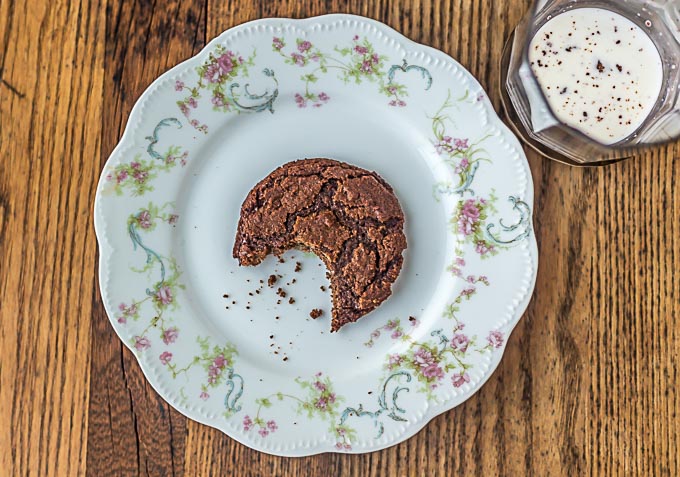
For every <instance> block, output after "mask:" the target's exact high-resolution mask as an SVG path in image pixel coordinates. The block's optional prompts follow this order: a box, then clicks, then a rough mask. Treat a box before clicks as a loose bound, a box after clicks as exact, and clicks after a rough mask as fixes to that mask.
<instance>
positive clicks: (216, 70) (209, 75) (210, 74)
mask: <svg viewBox="0 0 680 477" xmlns="http://www.w3.org/2000/svg"><path fill="white" fill-rule="evenodd" d="M221 77H222V71H221V69H220V66H219V65H218V64H217V63H211V64H209V65H208V66H206V68H205V71H204V72H203V78H205V80H206V81H207V82H208V83H219V81H220V78H221Z"/></svg>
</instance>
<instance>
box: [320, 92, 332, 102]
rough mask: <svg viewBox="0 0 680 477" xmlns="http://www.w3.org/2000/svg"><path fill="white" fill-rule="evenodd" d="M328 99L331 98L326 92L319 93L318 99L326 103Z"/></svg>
mask: <svg viewBox="0 0 680 477" xmlns="http://www.w3.org/2000/svg"><path fill="white" fill-rule="evenodd" d="M329 99H331V98H330V96H328V95H327V94H326V93H319V101H322V102H324V103H327V102H328V100H329Z"/></svg>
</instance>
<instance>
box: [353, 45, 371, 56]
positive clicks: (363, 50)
mask: <svg viewBox="0 0 680 477" xmlns="http://www.w3.org/2000/svg"><path fill="white" fill-rule="evenodd" d="M354 51H356V52H357V53H359V54H360V55H365V54H366V53H368V48H366V47H365V46H361V45H357V46H355V47H354Z"/></svg>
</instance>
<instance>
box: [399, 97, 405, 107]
mask: <svg viewBox="0 0 680 477" xmlns="http://www.w3.org/2000/svg"><path fill="white" fill-rule="evenodd" d="M397 106H399V107H400V108H403V107H404V106H406V101H402V100H401V99H400V100H399V101H397Z"/></svg>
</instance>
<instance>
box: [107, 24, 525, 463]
mask: <svg viewBox="0 0 680 477" xmlns="http://www.w3.org/2000/svg"><path fill="white" fill-rule="evenodd" d="M305 157H328V158H333V159H337V160H340V161H345V162H348V163H351V164H355V165H358V166H360V167H363V168H366V169H370V170H375V171H377V172H378V173H379V174H380V175H381V176H382V177H383V178H384V179H385V180H386V181H387V182H389V183H390V184H391V185H392V186H393V188H394V190H395V192H396V194H397V196H398V198H399V200H400V202H401V204H402V207H403V209H404V212H405V216H406V235H407V240H408V249H407V250H406V252H405V255H404V257H405V260H404V267H403V269H402V271H401V274H400V276H399V279H398V280H397V282H396V283H395V284H394V286H393V294H392V296H391V297H390V298H389V299H388V300H387V301H385V302H384V303H383V304H382V305H381V306H380V307H379V308H378V309H376V310H375V311H373V312H372V313H370V314H368V315H366V316H365V317H363V318H361V319H360V320H359V321H358V322H357V323H354V324H350V325H346V326H345V327H344V328H342V329H341V330H340V332H338V333H330V332H329V330H330V293H329V290H328V281H327V279H326V276H325V269H324V267H323V266H322V263H321V262H320V260H318V259H317V258H316V257H315V256H313V255H309V254H304V253H302V252H297V251H291V252H288V253H287V254H286V255H285V256H284V258H283V262H281V261H279V260H277V259H276V258H275V257H270V258H269V259H267V260H266V261H265V262H264V263H263V264H261V265H259V266H257V267H248V268H240V267H239V266H238V264H237V262H236V260H235V259H234V258H232V256H231V250H232V246H233V242H234V235H235V231H236V225H237V222H238V219H239V210H240V206H241V203H242V201H243V199H244V198H245V196H246V194H247V193H248V191H249V190H250V189H251V188H252V187H253V186H254V185H255V184H256V183H257V182H258V181H259V180H260V179H262V178H263V177H264V176H266V175H267V174H268V173H269V172H271V171H272V170H273V169H274V168H276V167H277V166H279V165H281V164H283V163H286V162H288V161H292V160H295V159H300V158H305ZM532 201H533V197H532V183H531V176H530V173H529V169H528V166H527V161H526V159H525V156H524V154H523V152H522V149H521V147H520V145H519V143H518V141H517V140H516V139H515V137H514V136H513V135H512V134H511V133H510V132H509V130H508V129H507V128H506V127H505V126H504V125H503V124H502V123H501V121H500V120H499V119H498V117H497V116H496V114H495V112H494V110H493V108H492V106H491V103H490V102H489V101H488V99H487V98H486V95H485V93H484V91H483V90H482V88H481V86H480V85H479V83H478V82H477V81H476V80H475V79H474V78H473V77H472V76H471V75H470V73H468V72H467V71H466V70H465V69H463V68H462V67H461V66H460V65H459V64H458V63H456V62H455V61H454V60H452V59H451V58H450V57H448V56H446V55H445V54H443V53H441V52H439V51H436V50H434V49H432V48H428V47H425V46H422V45H418V44H416V43H413V42H411V41H409V40H407V39H406V38H404V37H403V36H401V35H400V34H398V33H397V32H395V31H394V30H391V29H390V28H388V27H386V26H385V25H383V24H381V23H378V22H375V21H371V20H368V19H365V18H361V17H354V16H349V15H329V16H324V17H318V18H310V19H307V20H286V19H267V20H259V21H255V22H251V23H248V24H245V25H241V26H238V27H236V28H232V29H230V30H228V31H226V32H224V33H223V34H222V35H220V36H219V37H218V38H216V39H215V40H213V41H212V42H211V43H210V44H209V45H208V46H207V47H206V48H205V49H204V50H203V51H202V52H201V53H200V54H198V55H197V56H195V57H194V58H191V59H190V60H188V61H186V62H184V63H182V64H180V65H178V66H176V67H175V68H173V69H172V70H170V71H168V72H167V73H165V74H164V75H163V76H161V77H160V78H159V79H158V80H156V81H155V82H154V83H153V84H152V85H151V86H150V87H149V89H148V90H147V91H146V92H145V93H144V94H143V95H142V97H141V98H140V99H139V101H138V102H137V104H136V105H135V107H134V109H133V110H132V113H131V115H130V119H129V122H128V125H127V128H126V130H125V134H124V135H123V138H122V139H121V141H120V144H118V147H116V149H115V150H114V152H113V153H112V154H111V157H110V158H109V160H108V162H107V164H106V167H105V169H104V171H103V173H102V177H101V180H100V182H99V187H98V189H97V196H96V204H95V225H96V229H97V237H98V239H99V246H100V253H101V259H100V277H101V292H102V296H103V299H104V304H105V306H106V310H107V313H108V315H109V317H110V319H111V323H112V325H113V327H114V328H115V330H116V332H117V333H118V335H119V336H120V338H121V339H122V340H123V342H124V343H125V344H126V345H127V346H129V347H130V349H131V350H132V351H133V352H134V353H135V355H136V356H137V359H138V360H139V364H140V366H141V367H142V370H143V371H144V374H145V375H146V376H147V378H148V379H149V382H150V383H151V384H152V385H153V387H154V388H155V389H156V390H157V391H158V393H159V394H160V395H161V396H163V398H164V399H165V400H167V401H168V402H169V403H170V404H171V405H172V406H174V407H175V408H177V409H178V410H179V411H180V412H182V413H183V414H185V415H187V416H188V417H190V418H192V419H195V420H197V421H199V422H202V423H205V424H208V425H211V426H214V427H216V428H218V429H220V430H222V431H224V432H225V433H226V434H228V435H229V436H231V437H232V438H234V439H236V440H238V441H239V442H242V443H244V444H246V445H248V446H250V447H252V448H254V449H258V450H261V451H264V452H268V453H272V454H278V455H288V456H302V455H309V454H315V453H319V452H329V451H338V452H348V453H360V452H368V451H373V450H377V449H381V448H384V447H387V446H390V445H393V444H396V443H398V442H400V441H403V440H404V439H406V438H408V437H410V436H412V435H413V434H415V433H416V432H417V431H418V430H419V429H421V428H422V427H423V426H424V425H425V424H426V423H427V422H428V421H429V420H430V419H432V418H433V417H434V416H436V415H437V414H439V413H441V412H444V411H446V410H448V409H451V408H453V407H455V406H457V405H458V404H460V403H461V402H463V401H465V400H466V399H467V398H469V397H470V396H471V395H472V394H473V393H474V392H476V391H477V390H478V389H479V388H480V386H481V385H482V384H483V383H484V382H485V381H486V380H487V379H488V378H489V376H490V375H491V373H492V372H493V370H494V369H495V367H496V366H497V365H498V362H499V360H500V358H501V355H502V353H503V348H504V345H505V342H506V340H507V337H508V334H509V333H510V331H511V330H512V328H513V327H514V326H515V324H516V323H517V321H518V320H519V318H520V316H521V314H522V313H523V311H524V310H525V308H526V306H527V303H528V301H529V298H530V295H531V292H532V289H533V286H534V281H535V278H536V267H537V252H536V243H535V238H534V235H533V233H532V229H531V207H532ZM296 269H297V271H296ZM270 275H276V276H277V278H278V281H277V283H276V284H275V285H273V286H271V287H270V286H269V284H268V277H270ZM279 288H281V289H282V292H281V293H277V292H278V289H279ZM284 293H285V294H286V296H285V297H282V296H281V295H283V294H284ZM315 308H320V309H322V310H323V311H324V313H323V315H322V317H320V318H318V319H316V320H313V319H311V318H310V312H311V310H313V309H315Z"/></svg>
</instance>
